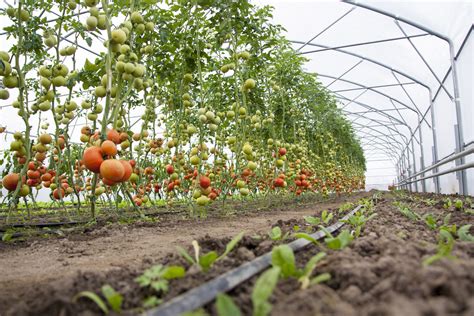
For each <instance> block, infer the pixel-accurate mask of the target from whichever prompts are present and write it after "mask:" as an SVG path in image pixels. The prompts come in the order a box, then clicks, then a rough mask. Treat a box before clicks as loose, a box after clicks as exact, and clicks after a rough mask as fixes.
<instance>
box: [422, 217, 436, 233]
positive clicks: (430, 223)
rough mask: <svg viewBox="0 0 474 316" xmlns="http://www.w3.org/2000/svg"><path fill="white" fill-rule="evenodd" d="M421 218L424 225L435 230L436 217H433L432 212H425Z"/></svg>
mask: <svg viewBox="0 0 474 316" xmlns="http://www.w3.org/2000/svg"><path fill="white" fill-rule="evenodd" d="M423 219H424V220H425V224H426V226H428V227H429V228H430V229H431V230H435V229H436V227H438V224H437V218H435V217H434V216H433V214H426V215H425V216H423Z"/></svg>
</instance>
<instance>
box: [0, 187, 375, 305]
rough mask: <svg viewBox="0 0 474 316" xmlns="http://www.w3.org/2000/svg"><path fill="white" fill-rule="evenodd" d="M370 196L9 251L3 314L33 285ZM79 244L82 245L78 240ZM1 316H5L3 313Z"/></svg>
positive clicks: (0, 293) (2, 282) (1, 283)
mask: <svg viewBox="0 0 474 316" xmlns="http://www.w3.org/2000/svg"><path fill="white" fill-rule="evenodd" d="M365 195H367V193H360V194H356V195H353V196H351V197H349V198H339V199H336V200H334V201H332V202H324V203H317V204H312V205H310V206H303V207H301V206H295V205H290V206H288V208H287V209H288V210H286V211H276V212H269V211H259V212H254V213H247V214H242V215H238V216H235V217H230V218H228V217H225V218H208V219H205V220H199V221H196V220H187V219H182V218H181V219H180V218H172V219H170V220H167V221H166V222H164V221H163V222H160V223H156V224H153V226H151V227H134V225H129V226H126V225H114V226H112V227H102V228H100V229H99V231H93V232H92V233H91V234H90V235H89V236H88V237H91V235H92V236H93V235H94V234H96V235H97V236H98V237H97V238H86V239H85V240H80V238H73V237H74V236H70V237H66V238H62V239H57V238H50V239H45V240H37V241H34V242H32V243H31V244H30V245H29V246H27V247H12V248H10V249H4V250H3V251H2V253H1V255H0V270H1V271H4V272H6V273H2V274H1V275H0V310H1V309H2V308H1V306H2V300H3V301H4V302H7V300H8V299H9V296H11V293H16V294H18V293H22V292H24V291H26V290H27V289H28V288H30V287H31V286H32V285H35V286H37V285H40V284H47V283H51V282H53V281H56V280H59V279H66V278H70V277H72V276H74V275H76V274H77V272H78V271H83V272H86V271H87V272H104V271H110V270H114V269H118V268H126V267H129V268H132V267H136V266H138V265H140V264H142V263H143V262H146V261H156V260H157V259H158V258H160V257H162V256H164V255H165V254H166V253H169V252H174V251H175V249H176V246H178V245H189V244H190V243H191V241H192V240H193V239H198V238H200V237H203V236H205V235H207V234H209V235H211V236H216V237H217V236H219V237H226V236H235V235H236V234H238V233H239V232H241V231H243V230H245V231H246V232H247V234H249V235H251V234H254V233H256V232H258V231H260V232H261V231H269V229H270V228H271V226H272V224H274V223H275V222H276V221H277V220H288V219H291V218H295V217H299V218H301V217H302V216H305V215H314V214H316V213H318V212H320V211H322V210H324V209H328V208H337V207H339V206H340V205H341V204H343V203H344V202H346V201H357V200H358V199H359V198H361V197H362V196H365ZM78 239H79V240H78ZM0 314H1V313H0Z"/></svg>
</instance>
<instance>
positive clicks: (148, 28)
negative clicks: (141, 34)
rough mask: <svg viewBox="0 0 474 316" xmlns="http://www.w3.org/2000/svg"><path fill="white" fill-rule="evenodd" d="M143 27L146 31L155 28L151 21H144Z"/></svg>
mask: <svg viewBox="0 0 474 316" xmlns="http://www.w3.org/2000/svg"><path fill="white" fill-rule="evenodd" d="M145 28H146V30H147V31H149V32H150V31H153V29H154V28H155V23H153V22H146V24H145Z"/></svg>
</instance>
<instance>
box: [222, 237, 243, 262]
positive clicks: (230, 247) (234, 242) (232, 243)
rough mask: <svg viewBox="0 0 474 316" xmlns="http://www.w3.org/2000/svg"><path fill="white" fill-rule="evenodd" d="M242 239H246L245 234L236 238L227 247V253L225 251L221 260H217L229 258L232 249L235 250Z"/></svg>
mask: <svg viewBox="0 0 474 316" xmlns="http://www.w3.org/2000/svg"><path fill="white" fill-rule="evenodd" d="M242 237H244V232H240V234H238V235H237V236H235V237H234V238H233V239H232V240H231V241H230V242H229V243H228V244H227V245H226V246H225V251H224V253H223V254H222V255H221V256H220V257H219V258H217V260H220V259H222V258H224V257H225V256H227V255H228V254H229V253H230V252H231V251H232V249H234V247H235V246H236V245H237V244H238V243H239V241H240V240H241V239H242Z"/></svg>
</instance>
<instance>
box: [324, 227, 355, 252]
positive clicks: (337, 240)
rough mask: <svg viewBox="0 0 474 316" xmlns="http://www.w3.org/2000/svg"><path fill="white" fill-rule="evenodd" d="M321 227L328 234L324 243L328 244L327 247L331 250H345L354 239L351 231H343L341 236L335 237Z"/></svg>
mask: <svg viewBox="0 0 474 316" xmlns="http://www.w3.org/2000/svg"><path fill="white" fill-rule="evenodd" d="M319 227H320V228H321V229H322V231H323V232H324V233H325V234H326V238H325V239H324V242H325V243H326V246H327V247H328V248H329V249H333V250H340V249H344V248H345V247H347V246H348V245H349V244H350V243H351V241H352V240H353V239H354V236H352V235H351V233H350V232H349V230H347V229H344V230H343V231H341V232H340V233H339V235H337V237H334V236H333V235H332V234H331V233H330V232H329V231H328V230H327V229H326V228H325V227H323V226H319Z"/></svg>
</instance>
